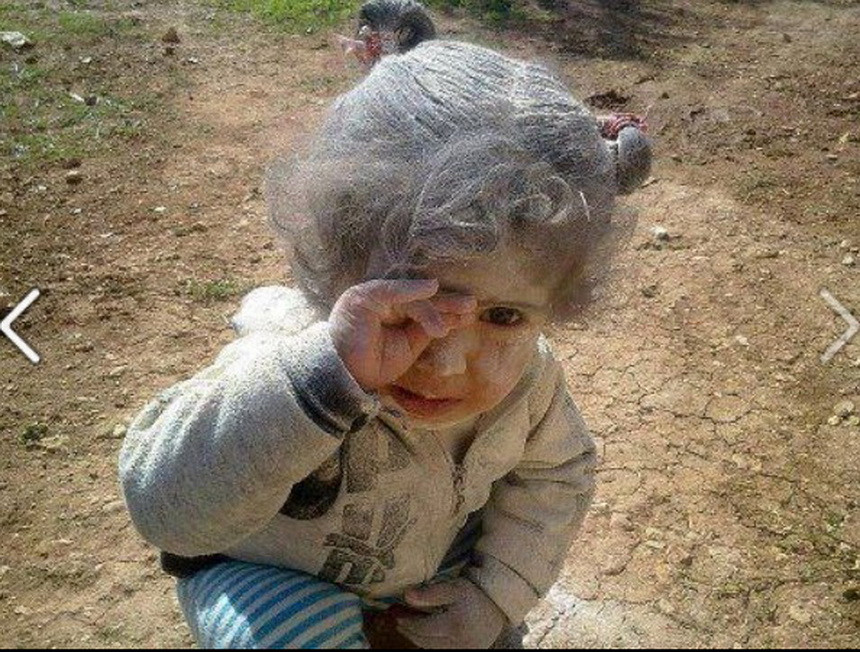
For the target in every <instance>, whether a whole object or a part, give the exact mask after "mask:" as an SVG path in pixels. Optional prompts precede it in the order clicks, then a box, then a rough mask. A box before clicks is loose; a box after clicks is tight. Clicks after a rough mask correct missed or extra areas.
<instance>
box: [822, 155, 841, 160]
mask: <svg viewBox="0 0 860 652" xmlns="http://www.w3.org/2000/svg"><path fill="white" fill-rule="evenodd" d="M824 158H826V159H827V160H828V161H838V160H839V157H838V156H837V155H836V154H827V155H826V156H825V157H824Z"/></svg>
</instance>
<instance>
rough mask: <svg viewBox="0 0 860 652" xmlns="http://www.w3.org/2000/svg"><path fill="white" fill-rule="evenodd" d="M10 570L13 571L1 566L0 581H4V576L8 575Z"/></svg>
mask: <svg viewBox="0 0 860 652" xmlns="http://www.w3.org/2000/svg"><path fill="white" fill-rule="evenodd" d="M10 570H12V569H11V568H9V567H8V566H0V580H2V579H3V576H4V575H5V574H6V573H8V572H9V571H10Z"/></svg>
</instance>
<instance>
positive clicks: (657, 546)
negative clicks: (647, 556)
mask: <svg viewBox="0 0 860 652" xmlns="http://www.w3.org/2000/svg"><path fill="white" fill-rule="evenodd" d="M642 545H644V546H645V547H646V548H651V550H663V549H664V548H665V547H666V544H665V543H663V542H662V541H653V540H649V541H646V542H645V543H644V544H642Z"/></svg>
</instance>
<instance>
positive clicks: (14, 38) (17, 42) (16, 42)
mask: <svg viewBox="0 0 860 652" xmlns="http://www.w3.org/2000/svg"><path fill="white" fill-rule="evenodd" d="M0 41H3V43H6V45H8V46H9V47H11V48H12V49H13V50H23V49H25V48H29V47H32V46H33V41H31V40H30V39H29V38H27V37H26V36H24V35H23V34H22V33H21V32H0Z"/></svg>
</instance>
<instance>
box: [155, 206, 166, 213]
mask: <svg viewBox="0 0 860 652" xmlns="http://www.w3.org/2000/svg"><path fill="white" fill-rule="evenodd" d="M152 210H153V212H154V213H158V214H159V215H161V214H163V213H166V212H167V206H156V207H155V208H153V209H152Z"/></svg>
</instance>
